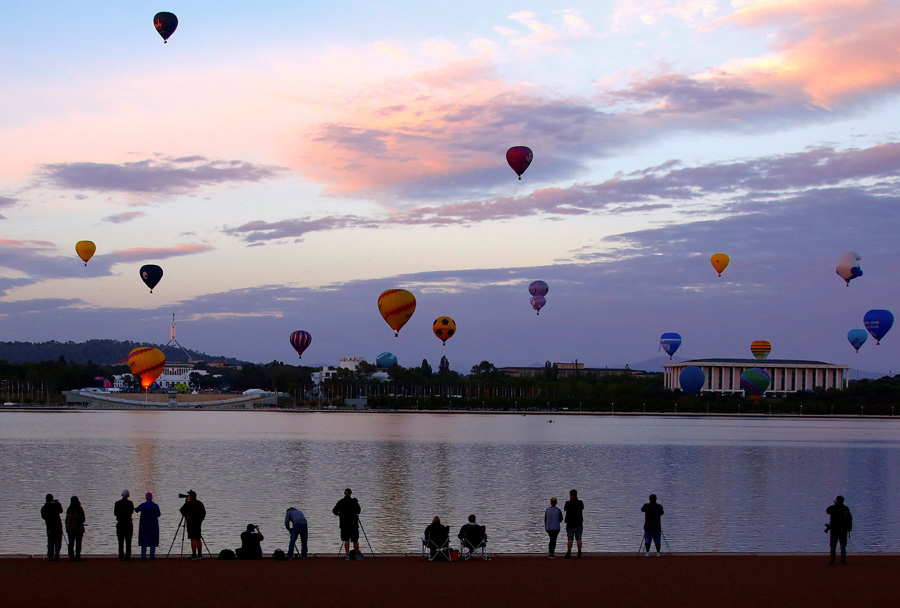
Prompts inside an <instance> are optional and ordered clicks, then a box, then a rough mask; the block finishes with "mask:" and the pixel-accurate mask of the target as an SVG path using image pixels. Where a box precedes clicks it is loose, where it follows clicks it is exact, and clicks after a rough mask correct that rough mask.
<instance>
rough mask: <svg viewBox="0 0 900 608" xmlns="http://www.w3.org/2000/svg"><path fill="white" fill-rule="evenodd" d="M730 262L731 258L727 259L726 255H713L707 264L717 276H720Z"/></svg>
mask: <svg viewBox="0 0 900 608" xmlns="http://www.w3.org/2000/svg"><path fill="white" fill-rule="evenodd" d="M730 261H731V258H729V257H728V254H726V253H714V254H713V256H712V257H711V258H709V262H710V263H711V264H712V266H713V268H715V269H716V272H718V273H719V276H722V271H723V270H725V269H726V268H727V267H728V262H730Z"/></svg>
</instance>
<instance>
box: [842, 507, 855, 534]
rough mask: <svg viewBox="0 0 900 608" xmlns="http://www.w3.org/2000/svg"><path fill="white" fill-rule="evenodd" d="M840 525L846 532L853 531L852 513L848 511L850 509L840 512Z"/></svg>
mask: <svg viewBox="0 0 900 608" xmlns="http://www.w3.org/2000/svg"><path fill="white" fill-rule="evenodd" d="M841 525H842V526H843V528H844V530H846V531H847V532H853V514H852V513H850V509H847V510H846V511H844V512H843V514H841Z"/></svg>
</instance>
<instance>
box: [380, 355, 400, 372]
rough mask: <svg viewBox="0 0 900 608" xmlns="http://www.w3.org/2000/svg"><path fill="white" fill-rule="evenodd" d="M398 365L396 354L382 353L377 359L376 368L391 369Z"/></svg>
mask: <svg viewBox="0 0 900 608" xmlns="http://www.w3.org/2000/svg"><path fill="white" fill-rule="evenodd" d="M395 365H397V356H396V355H394V353H381V354H380V355H378V356H377V357H376V358H375V367H377V368H379V369H390V368H392V367H394V366H395Z"/></svg>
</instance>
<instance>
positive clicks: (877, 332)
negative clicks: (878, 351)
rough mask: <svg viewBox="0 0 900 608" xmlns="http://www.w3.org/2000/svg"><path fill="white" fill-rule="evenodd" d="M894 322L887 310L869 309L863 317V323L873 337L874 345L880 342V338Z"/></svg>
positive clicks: (892, 316)
mask: <svg viewBox="0 0 900 608" xmlns="http://www.w3.org/2000/svg"><path fill="white" fill-rule="evenodd" d="M893 324H894V315H892V314H891V312H890V311H889V310H870V311H869V312H867V313H866V315H865V316H864V317H863V325H865V327H866V330H867V331H868V332H869V333H870V334H872V337H873V338H875V345H876V346H878V345H879V344H881V339H882V338H883V337H884V335H885V334H886V333H887V332H888V331H889V330H890V329H891V326H892V325H893Z"/></svg>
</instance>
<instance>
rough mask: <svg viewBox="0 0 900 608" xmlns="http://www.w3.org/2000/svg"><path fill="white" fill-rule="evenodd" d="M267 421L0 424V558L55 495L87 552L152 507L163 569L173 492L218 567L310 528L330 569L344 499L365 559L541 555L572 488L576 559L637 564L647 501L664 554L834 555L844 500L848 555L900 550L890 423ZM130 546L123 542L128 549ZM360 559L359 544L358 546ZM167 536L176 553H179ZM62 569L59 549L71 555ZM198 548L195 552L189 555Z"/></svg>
mask: <svg viewBox="0 0 900 608" xmlns="http://www.w3.org/2000/svg"><path fill="white" fill-rule="evenodd" d="M552 419H553V423H552V424H550V423H549V422H548V420H549V418H548V417H547V416H544V415H528V416H518V415H447V414H432V415H415V414H372V413H355V414H347V413H269V412H196V411H191V412H173V411H160V412H90V411H83V412H46V413H40V412H27V413H24V412H0V458H2V460H0V462H2V463H3V466H2V467H0V554H10V553H30V554H41V553H43V552H44V551H45V546H46V540H45V538H46V537H45V534H44V524H43V521H42V520H41V518H40V513H39V510H40V507H41V505H42V504H43V497H44V494H46V493H48V492H50V493H52V494H54V495H55V496H57V497H58V498H60V500H61V502H62V503H63V506H64V507H66V506H68V502H69V497H70V496H71V495H73V494H75V495H77V496H79V498H80V499H81V501H82V504H83V505H84V508H85V511H86V514H87V520H88V521H87V534H86V535H85V539H84V552H85V553H86V554H99V553H105V554H109V553H115V550H116V549H115V545H116V538H115V521H114V518H113V503H114V502H115V501H116V500H118V498H119V494H120V492H121V491H122V489H123V488H128V489H129V490H130V491H131V494H132V499H133V500H134V501H135V504H137V503H139V502H140V501H141V500H143V498H142V497H143V494H144V492H146V491H148V490H149V491H152V492H153V493H154V495H155V499H156V502H157V503H158V504H159V505H160V508H161V509H162V512H163V517H162V519H161V520H160V527H161V538H160V541H161V549H160V550H161V551H162V553H163V554H165V553H166V552H167V551H168V550H169V547H170V545H171V543H172V542H173V539H174V538H175V537H176V531H177V525H178V523H179V519H180V515H179V514H178V508H179V507H180V506H181V502H182V501H181V500H180V499H179V498H178V494H179V493H184V492H187V490H188V489H191V488H193V489H194V490H196V491H197V493H198V495H199V498H200V500H202V501H203V502H204V503H205V505H206V508H207V511H208V517H207V520H206V522H205V523H204V528H203V530H204V536H205V538H206V542H207V544H208V546H209V548H210V550H211V551H212V552H213V553H214V554H215V553H217V552H218V551H219V550H221V549H224V548H232V549H233V548H235V547H236V546H237V545H239V544H240V542H239V540H238V536H239V534H240V532H241V531H242V530H243V529H244V528H245V527H246V525H247V524H248V523H256V524H259V526H260V528H261V529H262V532H263V534H264V535H265V536H266V540H265V541H264V542H263V549H264V550H265V551H266V552H267V553H271V551H272V550H274V549H275V548H278V547H281V548H285V549H286V548H287V533H286V532H285V530H284V525H283V518H284V512H285V509H286V508H287V507H289V506H296V507H298V508H300V509H301V510H303V511H304V512H305V514H306V516H307V518H308V519H309V525H310V550H311V551H313V552H316V553H325V554H329V553H336V552H337V550H338V547H339V536H338V529H337V518H336V517H334V516H333V515H332V514H331V508H332V507H333V506H334V503H335V502H336V501H337V500H338V499H339V498H340V497H341V496H342V492H343V489H344V488H345V487H347V486H349V487H351V488H353V492H354V496H356V497H357V498H358V499H359V501H360V503H361V505H362V508H363V511H362V514H361V520H362V524H363V526H364V529H365V532H366V533H367V535H368V539H369V541H370V542H371V544H372V547H373V548H374V550H375V551H376V552H414V551H415V552H417V551H419V549H420V543H419V538H420V536H421V534H422V531H423V529H424V528H425V526H426V525H427V524H428V523H429V522H430V521H431V518H432V517H433V516H434V515H435V514H438V515H440V516H441V518H442V519H443V521H444V523H448V524H450V525H451V528H452V530H453V532H454V536H455V532H456V530H457V529H458V527H459V526H460V525H462V524H463V523H464V521H465V518H466V516H467V515H468V514H469V513H475V514H477V516H478V520H479V522H480V523H484V524H486V525H487V529H488V535H489V539H490V540H489V547H490V550H491V551H493V552H513V551H515V552H537V551H543V550H545V546H546V545H545V538H546V537H545V535H544V532H543V529H542V522H543V511H544V508H545V507H546V506H547V503H548V500H549V498H550V497H551V496H557V497H559V499H560V506H562V502H564V501H565V499H566V497H567V492H568V490H569V489H570V488H577V489H578V490H579V497H580V498H581V499H582V500H584V503H585V536H584V545H585V550H586V551H611V552H631V551H636V550H637V548H638V545H639V543H640V539H641V526H642V524H643V520H642V514H641V513H640V512H639V509H640V506H641V504H643V503H644V502H646V498H647V495H648V494H649V493H650V492H655V493H656V494H657V495H659V501H660V503H662V504H663V506H664V507H665V509H666V514H665V516H664V517H663V526H664V531H665V534H666V538H667V539H668V542H669V544H670V546H671V548H672V550H674V551H681V552H716V551H721V552H735V551H737V552H811V551H819V552H821V551H825V550H827V535H825V534H824V533H823V531H822V530H823V527H824V523H825V522H826V521H827V517H826V515H825V507H826V506H828V505H829V504H830V503H831V501H832V500H833V498H834V496H835V495H836V494H839V493H841V494H843V495H844V496H845V497H846V499H847V504H848V505H849V506H850V508H851V509H852V510H853V513H854V532H853V533H852V538H851V543H850V549H851V551H854V552H897V551H900V519H898V518H897V517H896V513H898V512H900V420H897V421H895V420H890V419H889V420H863V419H860V420H847V419H824V420H821V419H737V418H735V419H720V418H703V417H695V418H678V419H673V418H668V417H615V416H610V417H607V416H604V417H587V416H584V417H581V416H553V417H552ZM136 536H137V534H136V532H135V542H136ZM360 541H361V543H362V546H363V547H365V539H364V538H361V539H360ZM180 547H181V538H180V535H178V537H177V540H176V541H175V543H174V549H173V553H174V554H178V553H179V552H180ZM63 550H64V551H65V548H64V549H63ZM189 551H190V549H188V552H189Z"/></svg>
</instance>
